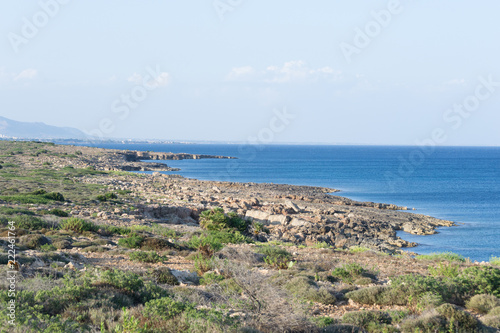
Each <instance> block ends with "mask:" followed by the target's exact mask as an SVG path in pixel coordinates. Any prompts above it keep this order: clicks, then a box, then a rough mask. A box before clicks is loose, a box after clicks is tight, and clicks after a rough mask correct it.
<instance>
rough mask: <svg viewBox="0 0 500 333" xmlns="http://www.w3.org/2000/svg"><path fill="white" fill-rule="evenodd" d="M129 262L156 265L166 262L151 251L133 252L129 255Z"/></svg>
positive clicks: (165, 259) (165, 258) (164, 258)
mask: <svg viewBox="0 0 500 333" xmlns="http://www.w3.org/2000/svg"><path fill="white" fill-rule="evenodd" d="M129 257H130V259H131V260H134V261H140V262H147V263H157V262H163V261H167V257H164V256H160V255H158V253H156V252H154V251H151V252H146V251H135V252H132V253H130V254H129Z"/></svg>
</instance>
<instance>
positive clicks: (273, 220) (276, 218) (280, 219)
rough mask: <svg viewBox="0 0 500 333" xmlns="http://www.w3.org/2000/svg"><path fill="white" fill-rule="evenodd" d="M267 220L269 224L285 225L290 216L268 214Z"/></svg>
mask: <svg viewBox="0 0 500 333" xmlns="http://www.w3.org/2000/svg"><path fill="white" fill-rule="evenodd" d="M268 221H269V224H271V225H285V224H287V223H288V222H289V221H290V217H289V216H286V215H269V218H268Z"/></svg>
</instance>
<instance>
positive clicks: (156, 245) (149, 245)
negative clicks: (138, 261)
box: [141, 237, 176, 251]
mask: <svg viewBox="0 0 500 333" xmlns="http://www.w3.org/2000/svg"><path fill="white" fill-rule="evenodd" d="M175 248H176V245H175V244H173V243H170V242H169V241H168V240H166V239H164V238H158V237H146V238H144V239H143V241H142V242H141V249H143V250H150V251H162V250H168V249H175Z"/></svg>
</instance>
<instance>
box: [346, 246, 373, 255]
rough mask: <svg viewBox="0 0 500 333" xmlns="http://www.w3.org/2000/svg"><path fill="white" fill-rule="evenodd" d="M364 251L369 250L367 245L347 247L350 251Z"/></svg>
mask: <svg viewBox="0 0 500 333" xmlns="http://www.w3.org/2000/svg"><path fill="white" fill-rule="evenodd" d="M366 251H370V249H369V248H367V247H363V246H351V247H350V248H349V252H350V253H363V252H366Z"/></svg>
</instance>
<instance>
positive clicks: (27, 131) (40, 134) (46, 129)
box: [0, 116, 88, 139]
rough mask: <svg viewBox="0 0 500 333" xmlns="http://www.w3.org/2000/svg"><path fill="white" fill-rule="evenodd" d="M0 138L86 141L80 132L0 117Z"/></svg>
mask: <svg viewBox="0 0 500 333" xmlns="http://www.w3.org/2000/svg"><path fill="white" fill-rule="evenodd" d="M0 138H9V139H10V138H13V139H86V138H88V136H87V135H85V133H83V132H82V131H80V130H78V129H76V128H72V127H57V126H51V125H47V124H44V123H39V122H36V123H29V122H22V121H15V120H11V119H7V118H5V117H1V116H0Z"/></svg>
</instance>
